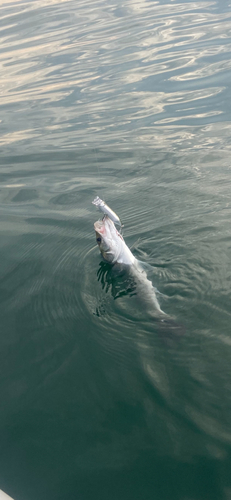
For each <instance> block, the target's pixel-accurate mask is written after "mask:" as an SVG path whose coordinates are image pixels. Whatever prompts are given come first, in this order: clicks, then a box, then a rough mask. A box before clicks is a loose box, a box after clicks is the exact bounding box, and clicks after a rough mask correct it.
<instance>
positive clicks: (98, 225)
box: [94, 215, 114, 234]
mask: <svg viewBox="0 0 231 500" xmlns="http://www.w3.org/2000/svg"><path fill="white" fill-rule="evenodd" d="M106 222H107V223H109V226H110V225H113V226H114V224H113V222H112V221H111V219H110V218H109V217H108V216H107V215H105V216H104V218H103V219H101V220H97V221H96V222H95V223H94V229H95V231H96V232H97V233H100V234H105V233H106V231H107V229H108V228H109V227H108V224H105V223H106ZM106 226H107V227H106Z"/></svg>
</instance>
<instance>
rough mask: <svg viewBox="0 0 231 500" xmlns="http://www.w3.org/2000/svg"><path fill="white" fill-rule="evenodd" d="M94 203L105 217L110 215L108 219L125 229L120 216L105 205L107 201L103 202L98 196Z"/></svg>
mask: <svg viewBox="0 0 231 500" xmlns="http://www.w3.org/2000/svg"><path fill="white" fill-rule="evenodd" d="M92 203H93V205H96V207H98V208H99V209H100V210H101V212H103V214H104V215H108V217H109V218H110V219H111V220H112V222H114V223H115V224H118V225H119V226H120V227H123V224H122V222H121V220H120V218H119V217H118V215H116V213H115V212H113V210H112V209H111V208H110V207H109V206H108V205H107V204H106V203H105V201H103V200H101V199H100V198H99V197H98V196H96V198H95V199H94V200H93V202H92Z"/></svg>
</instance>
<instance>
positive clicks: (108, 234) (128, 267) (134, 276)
mask: <svg viewBox="0 0 231 500" xmlns="http://www.w3.org/2000/svg"><path fill="white" fill-rule="evenodd" d="M94 229H95V234H96V241H97V245H98V247H99V250H100V252H101V255H102V257H103V259H104V260H105V261H106V262H107V263H109V264H111V265H112V266H116V267H117V269H120V270H121V269H123V271H126V273H127V276H128V277H129V280H127V281H128V282H129V283H130V282H131V280H132V281H133V294H132V295H136V296H137V298H138V299H139V304H141V310H142V311H143V312H144V311H145V316H146V317H147V316H148V318H149V319H155V320H157V321H158V322H159V326H160V330H161V333H162V332H164V333H167V335H169V334H172V333H174V334H177V335H178V336H179V335H182V334H183V333H185V328H184V326H183V325H181V324H179V323H178V322H176V321H175V319H174V318H173V317H172V316H169V315H168V314H167V313H165V312H164V311H163V310H162V309H161V307H160V304H159V302H158V299H157V295H156V289H155V288H154V286H153V284H152V282H151V281H150V280H149V279H148V277H147V273H146V271H145V269H144V268H143V267H142V265H141V263H140V261H138V260H137V259H136V257H135V256H134V255H133V253H132V252H131V250H130V249H129V247H128V246H127V244H126V242H125V240H124V238H123V236H122V234H121V233H120V232H119V231H118V230H117V228H116V227H115V224H114V222H113V221H112V220H111V218H110V217H109V216H107V215H105V216H104V217H103V219H102V220H98V221H96V222H95V223H94Z"/></svg>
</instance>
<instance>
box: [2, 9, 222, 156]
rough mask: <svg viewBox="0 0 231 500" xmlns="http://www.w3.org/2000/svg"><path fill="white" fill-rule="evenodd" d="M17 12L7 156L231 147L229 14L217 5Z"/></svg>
mask: <svg viewBox="0 0 231 500" xmlns="http://www.w3.org/2000/svg"><path fill="white" fill-rule="evenodd" d="M7 5H8V7H7V6H5V11H6V15H5V16H3V20H2V26H1V49H0V54H1V67H2V72H1V73H2V93H1V100H0V103H1V106H2V107H3V110H4V111H3V123H2V134H1V145H2V146H3V147H4V146H5V147H6V149H5V151H8V150H9V148H8V146H9V147H10V148H11V151H12V148H13V149H14V150H15V149H17V151H18V150H19V149H20V150H21V151H22V149H23V148H24V146H25V145H26V147H27V149H29V150H30V151H31V150H34V149H35V148H36V149H38V148H41V147H42V148H43V150H44V149H48V148H54V147H55V148H59V149H60V148H64V147H65V148H72V149H73V148H75V147H76V145H77V144H79V143H81V144H86V146H87V147H89V146H91V145H98V144H99V143H100V144H101V145H102V144H108V145H109V144H111V143H116V144H120V145H121V144H127V145H130V144H133V143H134V142H135V143H136V145H138V144H141V145H143V144H145V145H150V144H152V146H153V145H155V146H158V147H161V148H168V149H172V148H179V147H181V148H188V147H196V148H202V147H207V148H211V147H216V148H220V147H223V148H227V147H229V142H228V140H227V134H230V123H229V116H230V115H229V113H230V104H229V99H228V92H229V88H230V81H231V79H230V12H229V9H227V10H225V9H224V10H222V9H219V7H218V5H217V4H216V3H215V2H187V3H172V2H171V3H167V4H164V3H162V4H161V3H160V4H159V3H153V2H144V1H140V2H136V3H134V2H128V1H127V2H126V3H124V4H123V5H122V6H119V5H117V4H113V3H111V2H110V3H106V2H95V3H91V5H89V4H88V3H86V2H78V5H77V4H76V3H75V2H72V1H69V2H65V1H64V2H59V3H55V2H53V3H51V2H42V1H41V2H40V1H38V2H33V3H31V2H30V3H21V2H17V3H9V4H7ZM3 10H4V9H3ZM7 23H8V24H7ZM221 115H222V116H221ZM173 125H174V126H173Z"/></svg>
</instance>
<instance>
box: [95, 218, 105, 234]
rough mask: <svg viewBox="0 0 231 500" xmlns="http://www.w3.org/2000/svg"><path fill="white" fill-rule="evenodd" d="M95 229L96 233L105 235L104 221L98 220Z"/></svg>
mask: <svg viewBox="0 0 231 500" xmlns="http://www.w3.org/2000/svg"><path fill="white" fill-rule="evenodd" d="M94 229H95V232H96V233H103V232H104V231H103V230H104V221H103V220H97V221H96V222H95V223H94Z"/></svg>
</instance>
